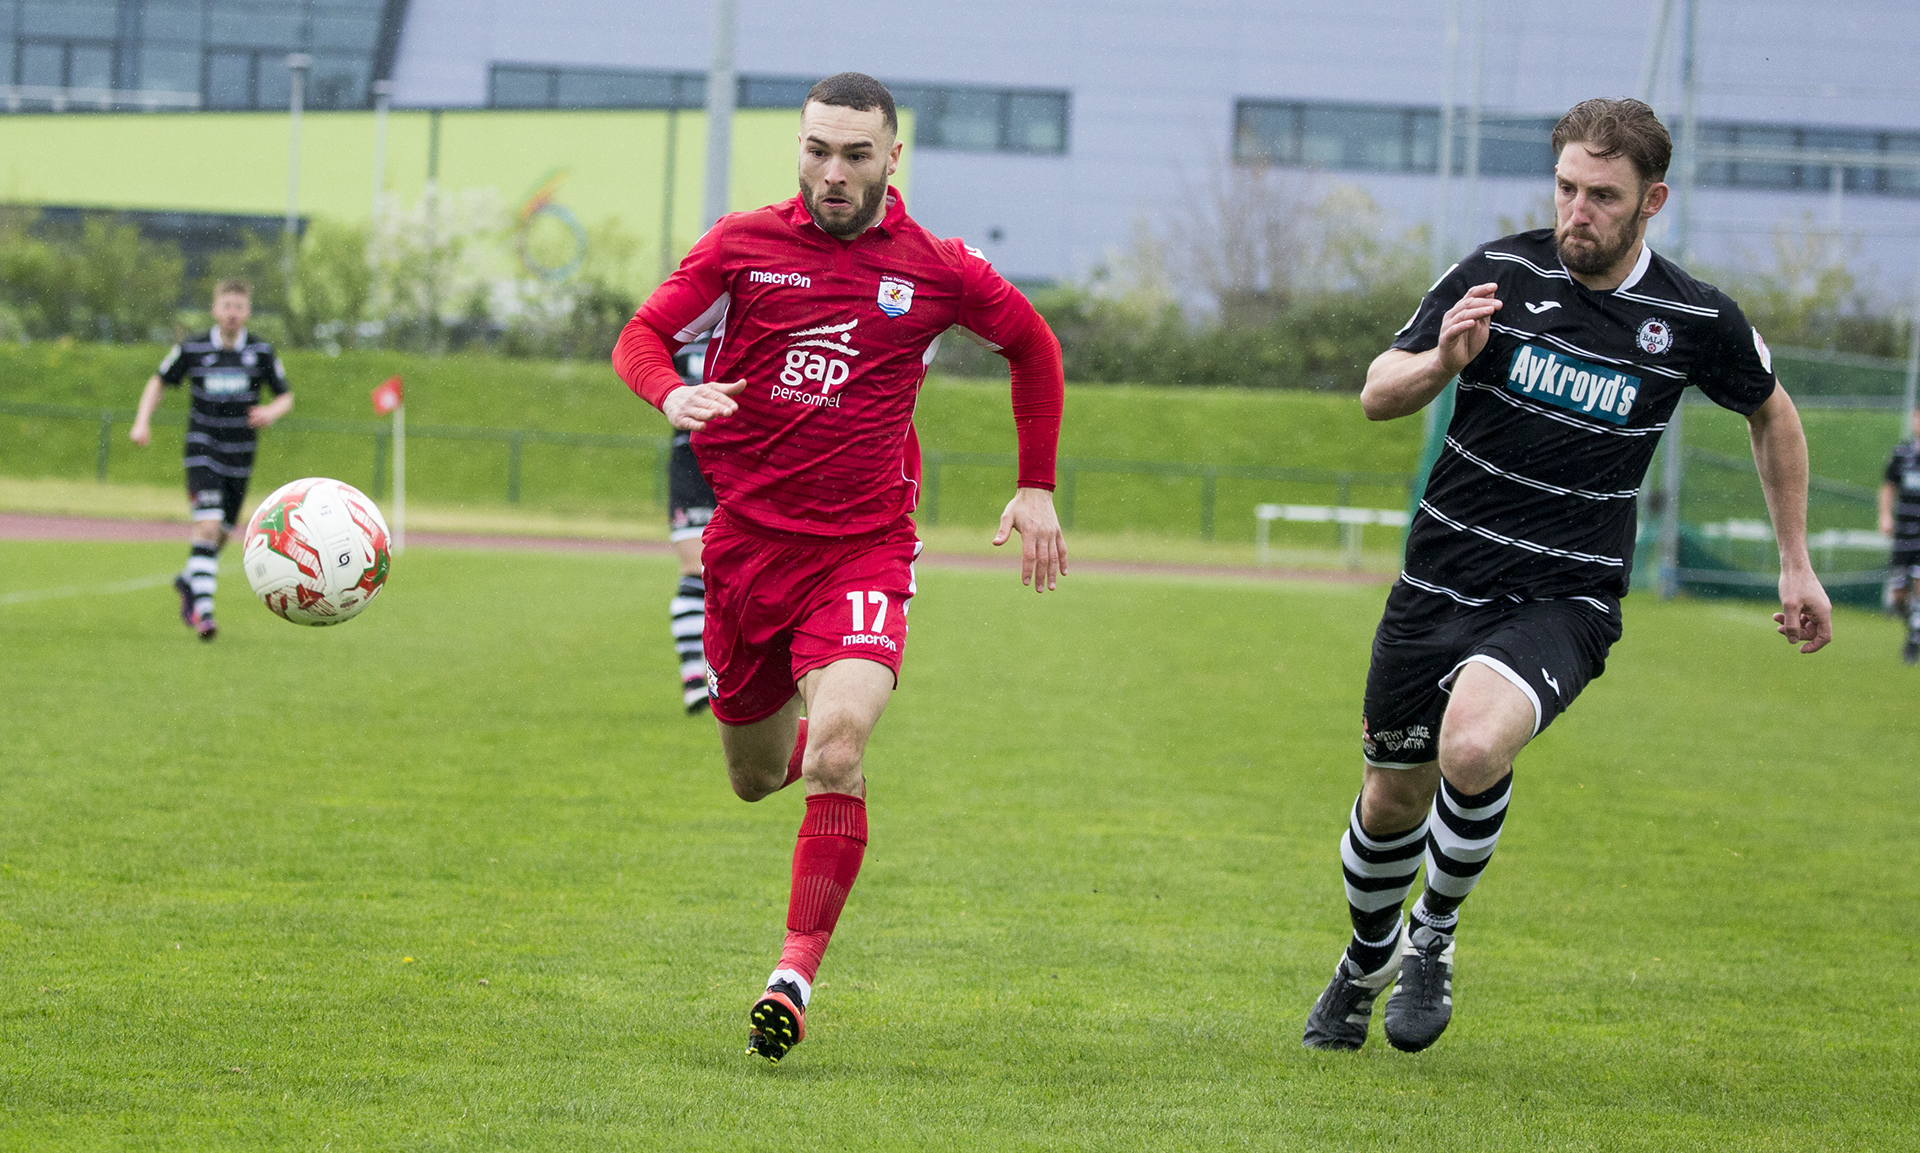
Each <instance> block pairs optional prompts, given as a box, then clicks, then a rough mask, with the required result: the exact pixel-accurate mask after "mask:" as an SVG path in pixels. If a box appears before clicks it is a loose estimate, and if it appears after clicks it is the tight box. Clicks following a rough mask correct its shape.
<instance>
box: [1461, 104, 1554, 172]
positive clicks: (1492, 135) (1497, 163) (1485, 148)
mask: <svg viewBox="0 0 1920 1153" xmlns="http://www.w3.org/2000/svg"><path fill="white" fill-rule="evenodd" d="M1554 123H1555V122H1554V121H1552V120H1539V119H1531V118H1527V119H1522V118H1518V117H1514V118H1502V119H1493V118H1489V119H1487V120H1484V121H1482V122H1481V125H1480V171H1481V172H1483V173H1486V174H1489V175H1493V176H1546V175H1549V174H1550V173H1552V172H1553V162H1554V155H1553V125H1554Z"/></svg>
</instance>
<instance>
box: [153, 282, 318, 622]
mask: <svg viewBox="0 0 1920 1153" xmlns="http://www.w3.org/2000/svg"><path fill="white" fill-rule="evenodd" d="M252 316H253V288H252V286H250V285H249V284H248V283H247V282H246V281H244V280H223V281H221V282H220V283H219V284H216V285H215V286H214V288H213V327H212V328H210V329H208V330H207V334H206V335H205V336H202V337H196V338H193V339H190V340H183V341H181V342H180V343H179V344H176V345H174V346H173V348H172V350H171V351H169V352H168V353H167V355H166V357H165V358H164V359H163V360H161V362H160V369H159V371H158V372H155V373H154V374H153V375H152V376H150V377H148V378H147V387H146V388H145V390H143V391H142V392H141V393H140V407H139V409H138V410H137V411H136V412H135V413H134V417H133V428H132V430H131V431H129V432H128V434H127V436H128V438H129V439H131V440H132V441H133V443H135V444H137V445H140V446H141V447H142V448H144V447H146V445H147V444H148V443H149V442H150V441H151V440H152V439H153V426H152V421H153V412H154V410H155V409H156V408H159V407H160V390H161V388H162V387H167V388H178V387H179V386H180V384H181V382H182V381H190V382H191V384H190V387H189V391H190V392H191V393H192V405H193V407H192V410H191V414H190V415H189V416H188V418H187V439H186V454H185V460H184V461H183V463H184V464H185V466H186V470H187V499H188V501H189V502H190V503H191V505H192V515H193V524H192V528H191V529H190V530H189V534H188V539H189V542H190V545H191V550H192V551H191V552H190V553H189V554H188V556H187V567H186V569H185V570H184V571H182V572H181V573H180V574H179V575H177V576H175V577H174V578H173V587H174V591H175V592H177V593H179V594H180V619H181V620H182V621H184V622H185V623H186V625H187V627H188V628H190V629H192V630H193V631H194V632H195V633H197V634H198V635H199V637H200V639H201V640H203V641H210V640H212V639H213V637H214V633H215V631H216V629H215V627H214V623H213V594H214V591H215V589H216V587H217V586H218V585H219V582H220V549H221V547H222V546H223V545H225V544H226V543H227V537H228V536H230V535H232V533H233V530H234V527H235V526H236V525H238V524H239V523H240V513H241V506H242V505H244V504H245V502H246V499H247V480H248V478H250V477H251V476H252V475H253V452H254V447H255V436H254V434H255V433H256V432H257V431H258V430H260V429H263V428H266V427H267V426H268V425H270V424H272V423H273V422H274V421H276V420H279V419H280V418H281V417H283V416H285V415H287V412H288V410H290V409H292V408H293V393H292V392H290V391H288V388H287V370H286V368H285V367H284V366H283V365H281V363H280V358H279V357H278V356H276V355H274V351H273V345H271V344H268V343H267V342H266V341H264V340H254V339H252V338H251V337H250V335H249V334H248V332H247V321H248V320H249V319H251V318H252ZM262 391H266V392H271V393H273V399H272V400H270V401H268V402H267V403H266V404H261V403H259V402H260V394H261V392H262Z"/></svg>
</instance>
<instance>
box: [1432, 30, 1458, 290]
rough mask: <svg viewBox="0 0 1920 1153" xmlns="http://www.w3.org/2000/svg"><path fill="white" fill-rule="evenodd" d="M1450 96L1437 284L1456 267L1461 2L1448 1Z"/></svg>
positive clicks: (1445, 100) (1436, 243)
mask: <svg viewBox="0 0 1920 1153" xmlns="http://www.w3.org/2000/svg"><path fill="white" fill-rule="evenodd" d="M1445 42H1446V59H1447V65H1446V73H1445V74H1446V81H1445V89H1446V94H1445V95H1444V96H1443V97H1442V98H1441V100H1440V150H1439V151H1440V155H1439V157H1438V168H1439V174H1440V189H1439V195H1438V196H1437V197H1436V198H1435V203H1434V212H1433V252H1432V256H1431V260H1430V262H1429V263H1430V264H1431V266H1432V273H1431V275H1432V276H1433V278H1434V279H1435V280H1438V279H1440V274H1441V273H1443V272H1445V271H1446V270H1447V266H1448V265H1450V264H1452V263H1453V257H1454V252H1453V131H1454V125H1453V111H1454V109H1453V106H1454V101H1455V100H1457V99H1458V86H1459V82H1460V0H1447V32H1446V41H1445Z"/></svg>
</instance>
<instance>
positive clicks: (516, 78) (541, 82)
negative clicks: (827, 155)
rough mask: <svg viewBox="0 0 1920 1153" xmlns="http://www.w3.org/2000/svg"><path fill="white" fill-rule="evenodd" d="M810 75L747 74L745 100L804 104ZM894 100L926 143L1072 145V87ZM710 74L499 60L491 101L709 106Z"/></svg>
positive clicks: (913, 90) (903, 90) (740, 95)
mask: <svg viewBox="0 0 1920 1153" xmlns="http://www.w3.org/2000/svg"><path fill="white" fill-rule="evenodd" d="M813 84H814V82H813V81H812V80H808V79H804V78H800V77H792V76H741V77H740V78H739V88H738V91H737V93H736V95H735V104H736V105H737V106H738V107H741V108H798V107H799V106H800V105H801V104H802V103H804V102H805V101H806V98H807V91H808V89H810V88H812V87H813ZM888 87H889V88H891V90H892V91H893V98H894V103H895V104H897V105H898V106H900V107H902V108H911V109H913V112H914V134H913V142H914V144H915V145H916V146H917V147H920V148H948V149H957V150H961V151H969V152H1029V153H1042V154H1046V153H1062V152H1065V151H1066V150H1067V113H1068V94H1067V93H1065V92H1050V91H1029V90H1024V89H1000V88H970V87H961V86H955V85H936V84H893V85H889V86H888ZM706 103H707V81H706V77H705V76H704V75H702V74H699V73H693V72H645V71H622V70H616V69H604V68H560V67H553V66H550V65H545V64H495V65H494V66H493V72H492V79H491V83H490V85H489V88H488V96H487V104H488V105H489V106H490V107H493V108H704V107H706Z"/></svg>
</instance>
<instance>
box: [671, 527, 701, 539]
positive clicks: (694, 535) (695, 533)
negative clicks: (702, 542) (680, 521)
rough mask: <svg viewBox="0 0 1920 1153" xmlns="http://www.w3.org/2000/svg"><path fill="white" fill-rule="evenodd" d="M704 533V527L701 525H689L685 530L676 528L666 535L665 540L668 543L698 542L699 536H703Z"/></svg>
mask: <svg viewBox="0 0 1920 1153" xmlns="http://www.w3.org/2000/svg"><path fill="white" fill-rule="evenodd" d="M706 531H707V526H706V525H703V524H696V525H689V526H687V527H686V528H677V529H674V530H673V531H671V532H669V533H668V534H667V539H668V540H670V541H683V540H699V539H700V538H701V536H703V535H704V534H705V533H706Z"/></svg>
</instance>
